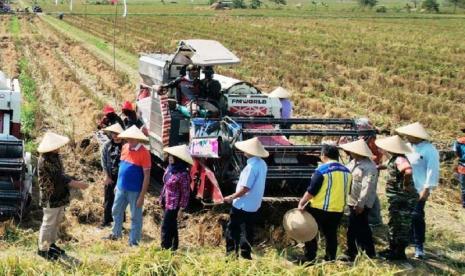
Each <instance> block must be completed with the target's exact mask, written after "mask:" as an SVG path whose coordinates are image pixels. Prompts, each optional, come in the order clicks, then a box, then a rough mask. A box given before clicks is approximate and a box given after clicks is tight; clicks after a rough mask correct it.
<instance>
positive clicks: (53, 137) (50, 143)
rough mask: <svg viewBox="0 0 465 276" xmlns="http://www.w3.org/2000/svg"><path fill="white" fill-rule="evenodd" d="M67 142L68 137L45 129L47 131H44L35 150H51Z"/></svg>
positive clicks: (43, 151) (41, 151)
mask: <svg viewBox="0 0 465 276" xmlns="http://www.w3.org/2000/svg"><path fill="white" fill-rule="evenodd" d="M68 143H69V138H68V137H66V136H62V135H58V134H56V133H53V132H51V131H47V133H45V135H44V137H43V138H42V141H40V144H39V147H38V148H37V151H38V152H40V153H47V152H51V151H54V150H57V149H59V148H61V147H63V146H64V145H66V144H68Z"/></svg>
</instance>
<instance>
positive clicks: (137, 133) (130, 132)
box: [118, 126, 149, 142]
mask: <svg viewBox="0 0 465 276" xmlns="http://www.w3.org/2000/svg"><path fill="white" fill-rule="evenodd" d="M118 138H122V139H136V140H139V141H141V142H148V141H149V138H147V136H145V135H144V133H143V132H142V131H141V130H140V129H139V128H138V127H137V126H132V127H130V128H128V129H126V130H125V131H123V132H121V133H120V134H119V135H118Z"/></svg>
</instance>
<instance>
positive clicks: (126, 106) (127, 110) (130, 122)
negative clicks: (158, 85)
mask: <svg viewBox="0 0 465 276" xmlns="http://www.w3.org/2000/svg"><path fill="white" fill-rule="evenodd" d="M121 112H122V113H123V114H124V116H125V117H124V119H123V126H124V128H125V129H128V128H130V127H132V126H134V125H135V126H137V127H138V128H141V127H143V126H144V122H142V120H141V119H140V118H138V117H137V113H136V111H135V110H134V107H133V105H132V103H131V102H130V101H125V102H124V103H123V105H122V106H121Z"/></svg>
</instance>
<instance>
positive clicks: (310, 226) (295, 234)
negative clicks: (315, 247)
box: [283, 208, 318, 242]
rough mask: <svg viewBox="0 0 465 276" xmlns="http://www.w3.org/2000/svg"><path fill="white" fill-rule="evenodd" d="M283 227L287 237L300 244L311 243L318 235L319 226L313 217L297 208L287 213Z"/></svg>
mask: <svg viewBox="0 0 465 276" xmlns="http://www.w3.org/2000/svg"><path fill="white" fill-rule="evenodd" d="M283 226H284V230H286V233H287V235H288V236H289V237H291V238H292V239H294V240H296V241H298V242H308V241H311V240H313V239H314V238H315V237H316V234H317V233H318V224H317V223H316V221H315V219H314V218H313V216H312V215H310V214H309V213H308V212H307V211H300V210H299V209H297V208H295V209H292V210H289V211H287V213H286V214H285V215H284V218H283Z"/></svg>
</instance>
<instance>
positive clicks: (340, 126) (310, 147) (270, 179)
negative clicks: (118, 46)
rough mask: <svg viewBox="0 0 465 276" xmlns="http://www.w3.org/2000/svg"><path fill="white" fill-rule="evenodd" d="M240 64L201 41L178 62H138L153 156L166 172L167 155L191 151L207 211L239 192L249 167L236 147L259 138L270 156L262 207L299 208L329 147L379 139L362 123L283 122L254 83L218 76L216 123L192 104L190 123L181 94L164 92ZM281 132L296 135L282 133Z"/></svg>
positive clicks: (141, 108) (275, 102)
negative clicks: (193, 74)
mask: <svg viewBox="0 0 465 276" xmlns="http://www.w3.org/2000/svg"><path fill="white" fill-rule="evenodd" d="M239 62H240V60H239V58H238V57H237V56H236V55H235V54H233V53H232V52H231V51H230V50H228V49H227V48H225V47H224V46H223V45H222V44H221V43H219V42H217V41H212V40H199V39H193V40H182V41H180V42H179V44H178V47H177V50H176V51H175V52H174V53H173V54H162V53H154V54H142V55H141V57H140V59H139V74H140V76H141V83H140V86H139V91H138V92H137V93H138V100H137V108H138V112H139V115H140V116H141V117H142V119H143V120H144V122H145V124H146V126H147V128H148V130H149V139H150V145H149V147H150V151H151V153H152V154H153V156H154V159H155V162H156V163H157V164H158V165H159V166H158V167H163V166H164V164H165V163H164V162H163V160H164V156H163V147H167V146H173V145H177V144H188V145H189V148H190V152H191V155H192V157H193V158H194V160H195V163H194V165H193V167H192V169H191V176H192V183H191V188H192V191H193V193H194V194H195V196H196V197H197V198H198V199H200V200H201V201H202V202H203V203H204V204H206V205H209V204H218V203H221V202H222V199H223V194H229V193H231V192H233V191H234V189H235V183H237V180H238V178H239V174H240V171H241V169H242V168H243V167H244V166H245V163H246V158H245V157H244V155H243V154H242V153H241V152H239V151H237V150H236V149H235V147H234V143H235V142H237V141H241V140H245V139H248V138H252V137H258V138H259V140H260V141H261V142H262V144H263V145H264V146H265V148H266V149H267V150H268V151H269V152H270V156H269V157H268V158H266V159H265V161H266V163H267V165H268V173H267V184H266V188H265V198H264V201H271V202H294V201H297V200H298V198H299V197H300V196H301V195H302V194H303V193H304V191H305V190H306V188H307V186H308V183H309V180H310V178H311V176H312V174H313V172H314V170H315V169H316V167H317V166H318V162H319V161H320V159H319V155H320V151H321V147H322V142H323V140H333V141H334V140H335V141H337V140H339V139H340V138H341V137H346V138H349V139H357V138H358V137H362V136H370V135H374V134H375V130H373V129H359V127H358V124H357V120H356V119H331V118H292V119H282V118H281V115H280V114H281V112H280V111H281V103H280V101H279V99H276V98H270V97H268V96H267V95H266V94H265V93H263V92H262V91H261V90H260V89H259V88H258V87H256V86H254V85H253V84H251V83H248V82H245V81H241V80H238V79H234V78H231V77H227V76H223V75H220V74H215V75H214V79H216V80H217V81H219V83H221V95H220V98H219V99H218V100H217V101H213V102H211V104H213V105H214V106H215V107H217V109H218V112H217V113H216V114H214V115H211V114H210V115H209V114H206V113H202V112H200V110H193V109H199V106H200V104H192V103H191V104H190V105H189V106H188V107H187V108H188V109H190V114H192V115H191V116H186V114H185V113H183V112H181V111H180V109H179V108H178V107H179V103H177V101H176V93H179V91H177V90H178V89H179V87H171V88H168V89H161V88H163V87H166V84H167V83H170V82H173V81H175V80H176V79H179V78H180V77H183V76H184V75H185V70H186V66H189V65H190V64H193V65H196V66H199V67H201V68H207V67H208V68H211V67H213V66H225V65H234V64H238V63H239ZM202 78H203V75H202V74H201V76H200V79H202ZM160 87H161V88H160ZM163 90H167V91H165V92H160V91H163ZM140 95H143V96H140ZM202 100H204V99H200V98H196V99H194V100H193V102H194V103H195V102H196V101H202ZM283 124H292V126H293V127H292V128H291V129H281V128H280V125H283Z"/></svg>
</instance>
